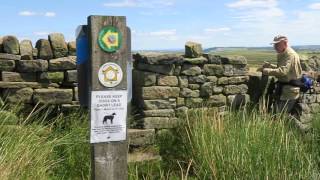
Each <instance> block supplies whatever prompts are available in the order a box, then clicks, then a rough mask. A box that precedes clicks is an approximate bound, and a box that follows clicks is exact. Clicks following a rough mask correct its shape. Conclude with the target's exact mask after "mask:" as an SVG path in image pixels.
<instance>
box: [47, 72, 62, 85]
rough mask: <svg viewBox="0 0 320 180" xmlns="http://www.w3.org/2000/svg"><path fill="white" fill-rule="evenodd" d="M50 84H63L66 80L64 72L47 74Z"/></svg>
mask: <svg viewBox="0 0 320 180" xmlns="http://www.w3.org/2000/svg"><path fill="white" fill-rule="evenodd" d="M47 75H48V80H49V82H53V83H62V82H63V80H64V79H65V77H64V75H65V74H64V72H47Z"/></svg>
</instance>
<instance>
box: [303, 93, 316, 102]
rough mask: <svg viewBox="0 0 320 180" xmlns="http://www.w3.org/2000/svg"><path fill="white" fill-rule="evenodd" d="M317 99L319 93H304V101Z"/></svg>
mask: <svg viewBox="0 0 320 180" xmlns="http://www.w3.org/2000/svg"><path fill="white" fill-rule="evenodd" d="M316 101H317V95H316V94H303V95H302V103H307V104H310V103H315V102H316Z"/></svg>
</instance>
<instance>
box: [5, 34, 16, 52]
mask: <svg viewBox="0 0 320 180" xmlns="http://www.w3.org/2000/svg"><path fill="white" fill-rule="evenodd" d="M3 52H5V53H8V54H20V45H19V41H18V39H17V38H16V37H15V36H4V37H3Z"/></svg>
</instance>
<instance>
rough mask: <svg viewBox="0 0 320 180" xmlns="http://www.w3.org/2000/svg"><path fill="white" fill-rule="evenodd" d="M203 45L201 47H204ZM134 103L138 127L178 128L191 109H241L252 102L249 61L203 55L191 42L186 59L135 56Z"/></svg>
mask: <svg viewBox="0 0 320 180" xmlns="http://www.w3.org/2000/svg"><path fill="white" fill-rule="evenodd" d="M199 46H200V47H199ZM133 58H134V70H133V85H134V86H133V103H134V104H135V105H136V106H137V107H138V109H139V112H140V116H138V117H139V118H138V119H137V120H136V121H135V122H134V123H133V126H134V127H139V128H145V129H165V128H172V127H175V126H176V125H177V124H178V122H179V118H178V117H179V116H180V115H183V114H184V113H185V112H186V111H187V110H188V109H189V108H199V107H203V106H206V107H216V108H217V109H218V110H219V111H221V112H223V111H224V110H225V107H226V106H232V107H239V106H240V105H241V104H244V103H246V102H249V100H250V97H249V95H248V94H247V92H248V86H247V82H248V80H249V76H248V67H247V60H246V59H245V58H244V57H242V56H233V57H221V56H215V55H211V54H203V53H202V50H201V45H199V44H196V43H191V42H188V43H187V44H186V53H185V55H179V54H134V55H133Z"/></svg>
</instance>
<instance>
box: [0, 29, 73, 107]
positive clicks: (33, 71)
mask: <svg viewBox="0 0 320 180" xmlns="http://www.w3.org/2000/svg"><path fill="white" fill-rule="evenodd" d="M75 55H76V47H75V42H69V43H67V42H65V39H64V36H63V35H62V34H60V33H53V34H50V35H49V36H48V39H40V40H38V41H37V42H36V43H35V47H33V46H32V42H31V41H30V40H22V41H20V42H19V41H18V39H17V38H16V37H14V36H4V37H3V38H0V72H1V81H0V89H1V96H2V98H4V99H5V101H7V102H9V103H17V102H22V103H26V104H30V105H35V104H37V103H45V104H55V105H63V106H64V107H72V106H78V95H77V94H78V89H77V71H76V56H75Z"/></svg>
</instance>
